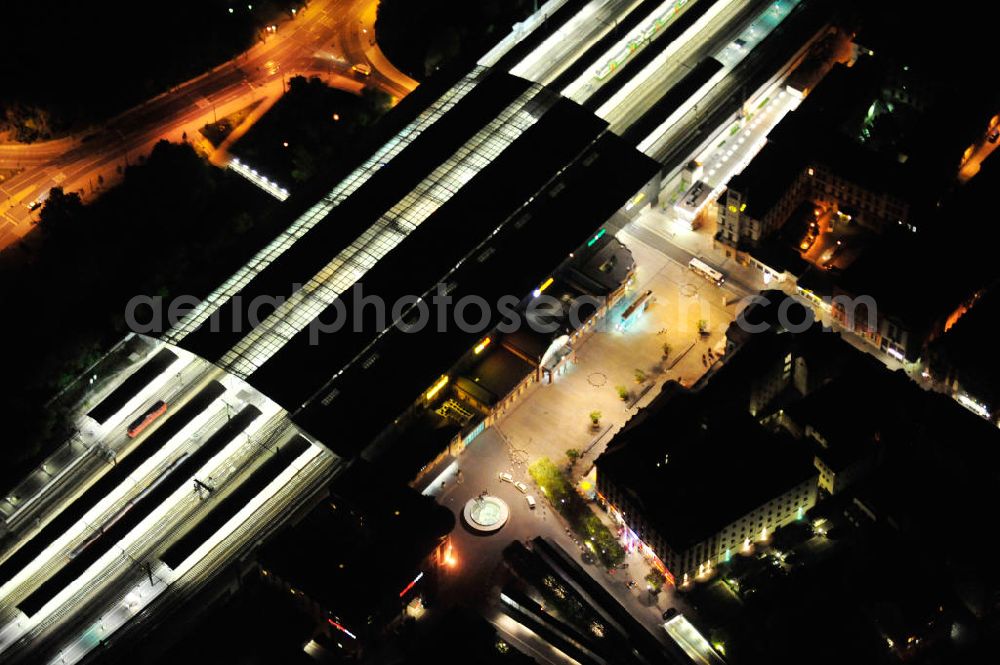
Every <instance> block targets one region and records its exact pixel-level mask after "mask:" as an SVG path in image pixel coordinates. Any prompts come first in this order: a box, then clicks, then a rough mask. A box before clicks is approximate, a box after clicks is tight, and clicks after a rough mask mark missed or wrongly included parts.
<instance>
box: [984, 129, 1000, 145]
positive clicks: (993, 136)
mask: <svg viewBox="0 0 1000 665" xmlns="http://www.w3.org/2000/svg"><path fill="white" fill-rule="evenodd" d="M997 139H1000V129H994V130H993V131H992V132H990V135H989V136H987V137H986V140H987V141H989V142H990V143H996V142H997Z"/></svg>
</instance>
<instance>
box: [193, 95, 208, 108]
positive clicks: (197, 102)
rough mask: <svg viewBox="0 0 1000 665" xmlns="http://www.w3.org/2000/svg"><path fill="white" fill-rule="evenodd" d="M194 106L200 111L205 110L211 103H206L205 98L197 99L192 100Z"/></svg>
mask: <svg viewBox="0 0 1000 665" xmlns="http://www.w3.org/2000/svg"><path fill="white" fill-rule="evenodd" d="M194 104H195V106H197V107H198V108H200V109H205V108H208V107H209V106H211V105H212V102H210V101H208V99H207V98H205V97H199V98H198V99H196V100H194Z"/></svg>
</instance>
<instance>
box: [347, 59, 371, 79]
mask: <svg viewBox="0 0 1000 665" xmlns="http://www.w3.org/2000/svg"><path fill="white" fill-rule="evenodd" d="M351 70H352V71H353V72H354V73H355V74H359V75H361V76H371V75H372V66H371V65H369V64H366V63H364V62H361V63H358V64H356V65H354V66H353V67H351Z"/></svg>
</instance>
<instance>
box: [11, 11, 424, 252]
mask: <svg viewBox="0 0 1000 665" xmlns="http://www.w3.org/2000/svg"><path fill="white" fill-rule="evenodd" d="M376 8H377V2H375V1H374V0H313V2H311V3H310V4H309V6H308V7H307V8H306V9H305V10H303V11H301V12H299V15H298V17H297V18H296V19H295V20H289V21H286V22H285V23H284V24H282V25H281V26H280V27H279V28H278V31H277V33H276V34H275V35H272V36H271V37H269V38H268V39H267V40H266V41H264V42H262V43H258V44H256V45H255V46H253V47H252V48H251V49H249V50H248V51H246V52H245V53H243V54H241V55H239V56H237V57H236V58H234V59H233V60H231V61H229V62H227V63H225V64H223V65H221V66H219V67H216V68H215V69H213V70H212V71H210V72H208V73H206V74H204V75H202V76H199V77H197V78H195V79H192V80H191V81H188V82H186V83H184V84H181V85H179V86H177V87H176V88H174V89H172V90H171V91H169V92H167V93H165V94H163V95H160V96H158V97H156V98H154V99H152V100H149V101H148V102H146V103H144V104H142V105H140V106H138V107H136V108H133V109H131V110H129V111H127V112H125V113H123V114H121V115H119V116H118V117H116V118H113V119H112V120H110V121H108V122H107V123H105V124H104V126H103V127H102V129H100V130H97V131H95V132H92V133H81V134H80V135H78V136H74V137H72V138H69V139H62V140H59V141H54V142H49V143H42V144H32V145H0V169H23V170H22V171H21V172H20V173H18V174H17V175H16V176H15V177H13V178H10V179H8V180H6V181H5V182H3V183H2V185H0V249H2V248H4V247H6V246H8V245H10V244H11V243H12V242H15V241H16V240H17V239H18V238H20V237H22V236H24V235H25V234H27V233H29V232H30V230H31V229H32V227H33V224H34V222H35V221H36V220H37V212H36V213H30V212H29V211H28V209H27V207H26V206H27V204H29V203H30V202H32V201H35V200H36V199H38V197H39V196H41V195H42V194H43V193H44V192H47V191H48V189H49V188H51V187H53V186H56V185H58V186H61V187H63V188H64V189H66V190H67V191H80V190H82V194H83V195H84V196H85V197H87V196H90V195H91V194H93V193H94V192H95V191H96V190H95V188H98V189H99V185H98V176H101V177H102V178H103V179H104V180H105V182H106V183H111V182H113V181H114V180H115V179H116V178H117V177H118V169H119V168H122V167H124V166H126V165H128V164H131V163H134V162H136V161H137V160H138V158H139V156H140V155H144V154H147V153H148V152H149V150H150V149H151V148H152V146H153V145H155V144H156V142H157V141H159V140H160V139H163V138H166V139H169V140H173V141H179V140H181V138H182V135H183V134H184V133H187V135H188V136H189V137H192V138H193V137H194V136H195V135H196V132H197V131H198V129H199V128H201V127H202V126H204V125H205V124H208V123H210V122H213V120H214V118H216V117H224V116H225V115H226V114H228V113H232V112H235V111H237V110H239V109H241V108H243V107H245V106H247V105H249V104H251V103H253V102H254V101H258V100H264V101H265V102H268V103H269V102H273V101H274V100H275V99H277V97H278V96H280V94H281V92H282V88H283V83H282V81H283V79H287V78H289V77H291V76H294V75H295V74H297V73H299V72H303V73H306V74H317V75H321V76H323V77H324V78H325V79H326V80H327V81H328V82H329V83H331V84H332V85H335V86H337V87H342V88H345V89H347V90H351V91H356V90H357V89H358V88H359V86H360V84H361V82H360V81H358V80H357V79H356V78H355V77H353V76H352V74H351V66H352V65H354V64H359V63H367V64H369V65H370V66H371V67H372V70H373V71H372V75H371V76H370V77H369V78H368V79H367V81H366V83H368V84H369V85H373V86H375V87H378V88H379V89H381V90H384V91H385V92H387V93H389V94H390V95H392V96H393V97H395V98H397V99H398V98H400V97H403V96H405V95H406V94H408V93H409V92H410V91H412V90H413V89H414V88H415V87H416V82H415V81H413V80H412V79H410V78H409V77H408V76H406V75H405V74H403V73H402V72H400V71H399V70H397V69H396V68H395V67H393V66H392V65H391V64H390V63H389V62H388V60H387V59H386V58H385V56H384V55H383V54H382V52H381V50H380V49H379V48H378V46H377V45H376V44H375V43H374V39H373V36H374V22H375V12H376Z"/></svg>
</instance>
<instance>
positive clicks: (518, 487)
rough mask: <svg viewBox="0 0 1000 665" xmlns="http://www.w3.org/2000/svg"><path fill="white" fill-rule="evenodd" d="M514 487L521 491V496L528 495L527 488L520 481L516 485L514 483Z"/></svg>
mask: <svg viewBox="0 0 1000 665" xmlns="http://www.w3.org/2000/svg"><path fill="white" fill-rule="evenodd" d="M514 487H516V488H517V489H519V490H521V494H527V493H528V486H527V485H525V484H524V483H522V482H521V481H520V480H519V481H517V482H516V483H514Z"/></svg>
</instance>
